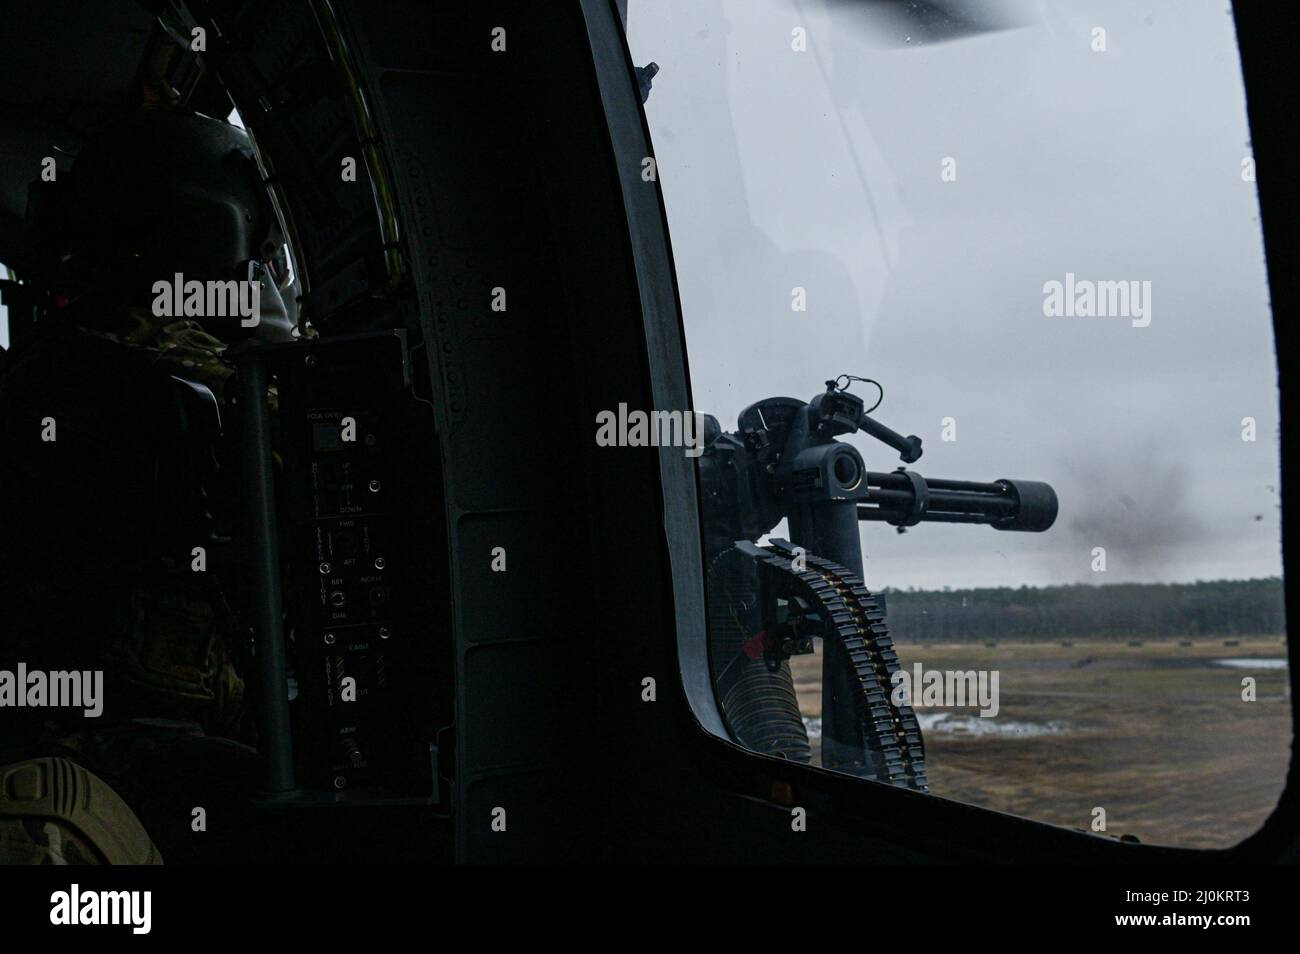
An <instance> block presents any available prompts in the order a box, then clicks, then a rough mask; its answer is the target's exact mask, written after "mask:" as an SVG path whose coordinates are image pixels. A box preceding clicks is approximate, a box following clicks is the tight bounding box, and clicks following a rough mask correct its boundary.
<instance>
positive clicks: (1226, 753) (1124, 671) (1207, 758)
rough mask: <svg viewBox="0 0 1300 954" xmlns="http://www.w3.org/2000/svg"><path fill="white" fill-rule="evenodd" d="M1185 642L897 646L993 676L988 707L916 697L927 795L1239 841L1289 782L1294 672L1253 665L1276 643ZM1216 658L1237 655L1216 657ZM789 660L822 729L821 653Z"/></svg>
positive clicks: (1211, 844)
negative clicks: (1249, 685)
mask: <svg viewBox="0 0 1300 954" xmlns="http://www.w3.org/2000/svg"><path fill="white" fill-rule="evenodd" d="M1180 642H1187V641H1180V640H1176V639H1170V640H1162V641H1141V644H1140V645H1130V644H1129V643H1127V642H1124V641H1119V642H1116V641H1100V640H1098V641H1087V640H1076V641H1074V642H1073V644H1072V645H1068V646H1067V645H1062V644H1061V643H1060V642H1048V641H1043V642H1018V643H1000V644H998V645H995V646H990V645H987V644H985V643H969V644H957V643H929V644H922V645H917V644H911V645H908V644H900V645H899V646H898V652H899V657H900V660H901V661H902V663H903V664H904V666H905V667H906V668H907V669H908V670H909V671H910V670H911V667H912V666H913V665H914V664H915V663H918V662H919V663H921V664H922V665H923V666H924V667H925V668H926V669H927V670H928V669H939V670H971V669H974V670H981V669H984V670H991V669H996V670H998V672H999V674H1000V675H999V690H1000V711H999V712H998V714H997V716H996V717H993V718H991V719H984V720H981V719H980V718H979V716H978V710H977V709H975V708H967V709H962V710H958V709H946V710H943V709H936V708H931V709H926V708H920V707H918V709H917V712H918V715H919V716H921V718H922V720H923V721H922V724H923V725H928V726H929V728H928V731H926V733H925V742H926V761H927V764H928V768H929V777H930V789H931V791H932V792H933V793H934V794H936V795H941V796H943V797H946V798H952V799H956V800H958V801H962V802H967V803H969V804H973V805H980V806H983V807H986V808H991V809H995V810H997V811H1004V812H1011V813H1014V814H1017V815H1023V816H1026V817H1028V818H1033V819H1037V820H1039V821H1046V822H1051V823H1053V824H1058V825H1062V826H1065V827H1070V828H1083V829H1088V828H1090V827H1091V825H1092V821H1093V809H1094V808H1097V807H1101V808H1104V809H1105V812H1106V831H1107V833H1108V834H1111V835H1121V834H1126V835H1135V836H1137V838H1138V839H1140V840H1141V841H1143V842H1145V843H1157V844H1166V845H1179V846H1184V847H1201V848H1220V847H1227V846H1230V845H1233V844H1236V843H1237V842H1239V841H1241V840H1242V839H1243V838H1245V837H1246V836H1247V835H1249V834H1251V833H1252V832H1254V831H1255V830H1256V829H1258V828H1259V826H1260V825H1261V824H1263V822H1264V819H1265V818H1267V817H1268V814H1269V812H1271V811H1272V809H1273V807H1274V806H1275V805H1276V804H1277V799H1278V796H1279V795H1280V794H1281V792H1282V788H1283V784H1284V781H1285V776H1286V770H1287V765H1288V762H1289V759H1290V754H1291V700H1290V698H1289V696H1288V694H1287V679H1288V674H1287V669H1286V668H1285V666H1283V667H1281V668H1267V667H1266V666H1265V665H1261V663H1260V662H1259V661H1261V660H1270V659H1271V660H1277V659H1282V658H1285V656H1286V645H1285V640H1284V638H1283V637H1280V636H1266V637H1257V638H1247V637H1243V638H1241V639H1240V640H1238V641H1237V645H1225V642H1226V641H1225V640H1224V639H1219V638H1216V639H1211V638H1208V637H1203V638H1199V639H1194V640H1191V641H1190V642H1191V645H1180ZM1224 659H1233V660H1244V662H1243V663H1242V664H1241V667H1237V666H1229V665H1225V664H1223V663H1221V662H1216V660H1224ZM793 663H794V666H793V668H794V673H795V685H796V688H797V690H798V692H799V700H800V705H801V708H802V710H803V714H804V717H805V720H810V719H811V720H812V726H813V734H814V735H815V734H816V731H817V717H818V716H820V713H821V678H820V663H821V660H820V655H818V656H803V657H796V658H795V659H794V660H793ZM1247 676H1250V677H1253V678H1254V679H1255V680H1256V701H1254V702H1245V701H1243V700H1242V679H1243V678H1244V677H1247ZM942 712H946V713H948V714H947V715H946V716H944V715H941V713H942ZM981 723H991V724H993V725H992V726H989V725H983V724H981ZM818 741H819V740H818V739H816V738H814V740H813V742H814V759H816V750H817V748H819V745H818Z"/></svg>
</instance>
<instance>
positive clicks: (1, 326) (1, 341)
mask: <svg viewBox="0 0 1300 954" xmlns="http://www.w3.org/2000/svg"><path fill="white" fill-rule="evenodd" d="M0 278H4V279H12V278H13V274H12V273H11V272H10V271H9V266H8V265H4V264H0ZM8 347H9V309H8V308H6V307H5V303H4V302H3V301H0V348H8Z"/></svg>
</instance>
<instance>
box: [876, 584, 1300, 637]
mask: <svg viewBox="0 0 1300 954" xmlns="http://www.w3.org/2000/svg"><path fill="white" fill-rule="evenodd" d="M1283 594H1284V590H1283V587H1282V580H1281V579H1280V578H1278V577H1268V578H1265V579H1258V580H1215V581H1212V582H1204V583H1201V582H1198V583H1110V584H1106V585H1104V586H1087V585H1083V584H1079V585H1075V586H1044V587H1030V586H1022V587H1020V588H1018V589H1013V588H1011V587H999V588H995V589H994V588H990V589H974V590H947V589H945V590H885V591H884V596H885V602H886V612H887V613H888V622H889V628H890V630H891V631H892V632H893V633H894V634H895V635H896V636H898V637H899V638H901V639H909V640H911V639H935V640H943V639H951V640H967V639H1015V638H1024V639H1032V638H1041V639H1058V638H1065V639H1068V638H1071V637H1083V638H1087V637H1093V638H1097V637H1106V638H1115V639H1121V638H1140V637H1143V636H1148V637H1151V636H1170V637H1178V636H1183V637H1190V636H1261V635H1271V634H1278V635H1280V634H1282V633H1284V632H1285V631H1286V613H1285V610H1284V595H1283Z"/></svg>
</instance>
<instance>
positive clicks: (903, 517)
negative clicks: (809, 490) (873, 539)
mask: <svg viewBox="0 0 1300 954" xmlns="http://www.w3.org/2000/svg"><path fill="white" fill-rule="evenodd" d="M1056 513H1057V500H1056V491H1054V490H1053V489H1052V488H1051V486H1050V485H1049V484H1045V483H1042V482H1041V481H1037V480H996V481H993V482H992V483H977V482H974V481H969V480H943V479H927V478H925V477H922V476H921V475H920V474H918V473H916V472H915V471H908V470H896V471H891V472H888V473H879V472H876V471H867V493H866V496H865V497H863V498H862V499H861V500H859V501H858V519H859V520H879V521H883V522H885V523H890V524H893V525H894V526H897V527H910V526H913V525H915V524H917V523H920V522H921V521H929V522H932V523H976V524H988V525H989V526H991V527H993V528H994V529H995V530H1018V531H1022V532H1027V533H1041V532H1042V531H1044V530H1046V529H1048V528H1049V527H1050V526H1051V525H1052V524H1053V523H1054V522H1055V520H1056Z"/></svg>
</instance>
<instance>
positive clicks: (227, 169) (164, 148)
mask: <svg viewBox="0 0 1300 954" xmlns="http://www.w3.org/2000/svg"><path fill="white" fill-rule="evenodd" d="M57 214H58V223H57V226H56V227H55V228H50V224H49V223H45V227H44V228H43V229H42V231H44V232H45V233H46V234H47V235H49V234H51V233H53V235H54V237H55V247H56V248H57V250H58V254H59V256H60V258H61V259H62V266H61V269H62V272H63V274H65V275H69V276H71V277H72V278H73V279H74V280H76V281H78V282H80V283H83V284H88V285H91V286H93V287H97V288H99V289H104V290H109V291H111V292H116V293H118V294H119V295H120V296H122V297H124V298H126V299H128V300H130V301H132V302H135V301H142V300H146V299H145V297H144V296H145V294H146V293H147V291H148V289H150V288H151V287H152V286H153V284H154V283H155V282H157V281H160V280H164V281H167V282H172V281H173V280H174V278H175V276H176V275H178V274H179V275H181V276H183V279H182V280H183V281H191V280H198V281H228V280H231V279H237V280H247V279H249V277H250V275H252V274H255V273H256V271H257V270H253V271H250V268H249V264H250V263H251V262H267V261H274V260H276V258H277V254H278V252H279V250H280V249H281V247H282V244H283V240H282V239H281V237H280V232H279V226H278V223H277V222H276V218H275V215H274V213H273V211H272V209H271V205H270V202H269V201H268V199H267V195H266V190H265V187H264V186H263V185H262V181H261V176H260V174H259V172H258V169H257V164H256V161H255V160H254V158H253V147H252V143H251V142H250V141H249V138H248V135H247V134H246V133H245V132H244V131H243V130H242V129H239V128H238V127H236V126H232V125H230V124H229V123H226V122H224V121H222V120H219V119H213V118H211V117H209V116H204V115H202V114H199V113H195V112H191V111H186V110H181V109H169V110H161V111H149V112H140V113H137V114H135V115H133V116H131V117H130V118H129V119H127V120H125V121H123V122H119V123H115V124H112V125H110V126H109V127H107V128H105V129H104V130H102V131H101V132H100V133H99V134H98V135H96V136H95V137H93V138H92V139H90V140H89V141H88V142H87V143H86V144H85V146H84V147H83V148H82V150H81V151H80V153H79V154H78V155H77V158H76V161H75V163H74V164H73V169H72V172H71V174H70V176H69V184H68V187H67V189H66V191H65V192H64V194H63V196H62V200H61V201H60V202H59V203H58V213H57ZM276 277H277V278H278V277H280V276H276ZM261 299H262V302H263V305H262V308H261V315H262V321H263V323H269V324H268V327H267V328H265V329H262V330H261V331H260V332H259V336H266V335H267V334H268V333H271V334H272V335H273V336H280V335H287V334H288V333H289V331H290V329H291V328H292V322H291V321H290V320H289V318H288V315H287V313H286V309H285V306H284V303H283V301H282V300H281V298H280V295H279V289H278V288H277V287H275V282H263V285H262V295H261ZM200 321H201V322H202V323H203V324H204V325H205V326H208V328H209V330H210V331H212V332H213V333H214V334H217V336H218V337H221V338H225V339H227V340H229V339H230V338H232V337H237V336H238V335H239V333H240V332H239V323H238V319H228V320H226V322H225V323H224V324H222V320H221V319H217V318H215V317H214V318H212V319H211V320H209V319H208V318H206V317H203V318H200Z"/></svg>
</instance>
